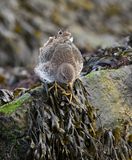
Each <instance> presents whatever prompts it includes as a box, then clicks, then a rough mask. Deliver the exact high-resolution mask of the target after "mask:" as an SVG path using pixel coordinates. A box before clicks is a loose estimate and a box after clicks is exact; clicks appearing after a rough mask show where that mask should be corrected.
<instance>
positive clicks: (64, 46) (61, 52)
mask: <svg viewBox="0 0 132 160" xmlns="http://www.w3.org/2000/svg"><path fill="white" fill-rule="evenodd" d="M82 68H83V57H82V54H81V52H80V51H79V49H78V48H77V47H76V46H75V44H74V43H73V37H72V35H71V33H70V32H68V31H62V30H60V31H59V32H58V33H57V35H56V36H53V37H49V39H48V41H47V42H46V43H44V45H43V46H42V47H41V48H40V49H39V56H38V64H37V65H36V67H35V69H34V71H35V73H36V75H37V76H38V77H39V78H40V80H41V81H42V82H45V81H46V82H47V83H52V82H57V83H65V84H68V85H69V86H70V88H72V86H73V83H74V82H75V80H76V79H77V78H79V76H80V73H81V71H82Z"/></svg>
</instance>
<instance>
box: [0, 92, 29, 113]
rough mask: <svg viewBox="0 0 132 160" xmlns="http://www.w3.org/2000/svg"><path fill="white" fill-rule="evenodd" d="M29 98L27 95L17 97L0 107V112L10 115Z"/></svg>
mask: <svg viewBox="0 0 132 160" xmlns="http://www.w3.org/2000/svg"><path fill="white" fill-rule="evenodd" d="M29 98H30V94H29V93H25V94H24V95H23V96H21V97H19V98H18V99H16V100H14V101H12V102H10V103H8V104H5V105H3V106H1V107H0V112H2V113H5V114H7V115H10V114H11V113H13V112H14V111H15V110H16V109H17V108H19V107H21V105H22V104H23V103H24V102H26V101H27V100H28V99H29Z"/></svg>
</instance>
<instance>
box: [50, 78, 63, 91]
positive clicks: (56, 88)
mask: <svg viewBox="0 0 132 160" xmlns="http://www.w3.org/2000/svg"><path fill="white" fill-rule="evenodd" d="M53 88H55V92H56V93H57V90H58V88H59V89H60V90H61V91H63V92H65V89H64V88H62V87H61V86H60V85H59V84H58V83H57V82H56V81H55V82H54V84H53V85H52V86H51V87H50V88H49V89H48V91H51V90H52V89H53Z"/></svg>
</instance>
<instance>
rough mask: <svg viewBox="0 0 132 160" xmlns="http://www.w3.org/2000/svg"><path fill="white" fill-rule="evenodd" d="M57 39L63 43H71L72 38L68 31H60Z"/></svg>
mask: <svg viewBox="0 0 132 160" xmlns="http://www.w3.org/2000/svg"><path fill="white" fill-rule="evenodd" d="M57 38H59V39H61V40H63V41H70V42H73V37H72V35H71V33H70V32H68V31H62V30H60V31H59V32H58V34H57Z"/></svg>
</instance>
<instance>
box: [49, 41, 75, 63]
mask: <svg viewBox="0 0 132 160" xmlns="http://www.w3.org/2000/svg"><path fill="white" fill-rule="evenodd" d="M52 63H56V64H57V65H58V66H59V65H60V64H62V63H70V64H72V65H73V66H75V62H74V57H73V54H72V48H71V46H70V45H68V44H66V43H62V44H59V45H58V46H57V47H56V48H55V51H54V55H53V57H52Z"/></svg>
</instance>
